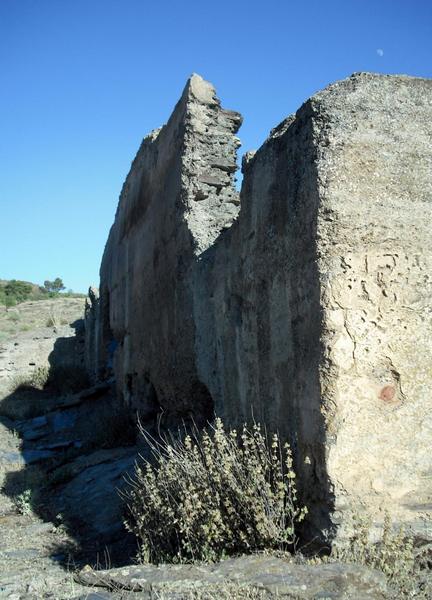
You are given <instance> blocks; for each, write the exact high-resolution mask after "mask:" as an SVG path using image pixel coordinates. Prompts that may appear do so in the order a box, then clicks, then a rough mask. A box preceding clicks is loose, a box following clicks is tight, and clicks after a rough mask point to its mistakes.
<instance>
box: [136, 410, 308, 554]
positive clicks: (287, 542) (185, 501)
mask: <svg viewBox="0 0 432 600" xmlns="http://www.w3.org/2000/svg"><path fill="white" fill-rule="evenodd" d="M141 433H142V435H143V436H144V438H146V440H147V442H148V443H149V444H150V446H151V447H152V451H153V455H154V463H155V464H154V466H153V465H152V464H150V463H149V462H144V463H143V464H140V465H137V466H136V472H135V478H134V479H133V481H131V486H130V489H129V491H128V492H127V494H126V498H127V503H128V508H129V513H128V518H127V521H126V526H127V528H128V529H129V530H130V531H132V532H133V533H134V534H135V535H136V536H137V538H138V540H139V543H140V547H141V550H140V558H141V560H143V561H148V560H150V561H154V562H163V561H193V560H204V561H206V560H207V561H215V560H219V559H221V558H223V557H225V556H227V555H230V554H234V553H248V552H252V551H256V550H262V549H271V548H274V549H282V550H283V549H287V548H291V549H292V548H294V547H295V544H296V532H295V528H296V525H297V523H299V522H300V521H302V520H303V518H304V517H305V515H306V509H305V508H304V507H303V508H302V507H300V506H298V503H297V488H296V476H295V473H294V471H293V461H292V454H291V450H290V448H289V446H288V444H285V445H282V444H281V442H280V440H279V437H278V436H277V435H273V436H272V438H271V440H270V441H269V439H268V436H267V435H266V434H265V433H263V431H262V430H261V428H260V426H259V425H255V426H254V427H253V428H252V429H251V430H249V429H248V428H247V427H246V426H244V428H243V430H242V431H241V433H240V434H238V433H237V432H236V431H235V430H231V431H226V430H225V428H224V426H223V424H222V421H221V420H220V419H216V422H215V425H214V426H213V427H211V428H210V429H209V430H208V431H203V432H198V431H196V430H195V431H194V432H193V434H192V435H186V436H185V437H184V439H181V438H180V437H179V438H174V437H171V438H170V439H169V440H167V439H163V440H162V441H158V442H156V441H155V440H154V439H153V438H150V437H149V436H148V434H146V432H144V431H143V430H142V429H141Z"/></svg>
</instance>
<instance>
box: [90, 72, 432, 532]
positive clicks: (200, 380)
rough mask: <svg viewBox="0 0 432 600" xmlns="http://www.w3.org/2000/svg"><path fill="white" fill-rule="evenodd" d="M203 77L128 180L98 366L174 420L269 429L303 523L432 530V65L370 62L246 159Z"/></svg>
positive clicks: (129, 401) (133, 404) (144, 415)
mask: <svg viewBox="0 0 432 600" xmlns="http://www.w3.org/2000/svg"><path fill="white" fill-rule="evenodd" d="M240 124H241V116H240V115H239V114H238V113H236V112H232V111H227V110H225V109H223V108H221V106H220V102H219V100H218V99H217V98H216V96H215V91H214V88H213V87H212V86H211V85H210V84H209V83H207V82H205V81H204V80H202V79H201V78H200V77H199V76H197V75H193V76H192V77H191V79H190V80H189V82H188V84H187V85H186V88H185V90H184V92H183V95H182V97H181V99H180V101H179V102H178V104H177V106H176V107H175V109H174V112H173V114H172V116H171V117H170V119H169V121H168V123H167V124H166V125H165V126H164V127H162V128H161V129H159V130H156V131H154V132H153V133H151V134H150V135H149V136H148V137H146V138H145V139H144V141H143V143H142V145H141V147H140V149H139V151H138V154H137V156H136V158H135V160H134V162H133V164H132V168H131V171H130V173H129V175H128V177H127V179H126V182H125V184H124V186H123V190H122V193H121V197H120V203H119V207H118V210H117V214H116V218H115V222H114V225H113V227H112V229H111V232H110V235H109V239H108V242H107V245H106V248H105V253H104V257H103V261H102V266H101V282H100V298H99V299H98V298H97V296H96V294H95V292H92V299H91V305H89V307H88V310H87V314H88V318H87V345H86V347H87V361H88V365H89V368H90V369H91V372H92V376H93V378H94V379H103V378H106V377H109V376H111V375H112V374H113V375H114V376H115V379H116V384H117V390H118V396H119V402H123V403H124V406H125V410H133V411H135V412H138V413H139V414H140V416H141V419H142V420H143V421H145V420H146V419H148V420H151V419H154V418H155V417H156V416H157V415H160V414H162V420H165V422H166V424H167V425H169V424H171V423H176V422H178V421H179V419H180V418H187V417H189V416H193V417H194V419H195V420H196V421H197V422H199V423H205V422H206V421H207V420H208V419H211V417H212V416H213V414H214V413H216V414H219V415H221V416H222V417H224V418H225V420H226V421H227V422H229V423H232V424H238V423H240V422H242V421H244V420H246V421H251V420H252V419H255V420H257V421H261V422H264V423H266V425H267V427H268V428H269V429H272V430H273V429H278V430H279V431H280V432H281V433H282V435H283V436H284V437H286V438H287V439H289V440H290V442H291V444H292V446H293V448H294V450H295V455H296V463H297V469H298V472H299V475H300V480H301V484H302V490H303V494H304V499H305V502H306V503H307V504H308V507H309V509H310V513H311V526H312V532H313V528H315V530H318V531H320V532H321V534H324V537H326V536H328V537H331V536H333V535H334V533H335V532H336V531H337V532H338V535H339V536H340V537H341V538H343V536H344V535H345V534H346V533H347V532H348V531H349V523H350V515H352V514H353V513H356V512H358V511H364V510H366V511H367V512H369V513H370V514H371V515H372V516H373V518H374V521H375V523H376V524H377V526H379V524H380V523H382V521H383V518H384V514H385V511H388V512H389V513H390V514H391V516H392V517H393V519H394V520H395V521H396V522H400V523H404V524H405V525H409V526H410V527H412V528H413V529H414V530H415V531H416V533H417V534H418V535H420V536H423V537H426V538H427V537H431V536H432V528H431V521H430V516H431V512H432V453H431V442H432V394H431V388H432V371H431V364H432V344H431V338H432V310H431V307H432V301H431V293H432V279H431V272H432V264H431V263H432V233H431V222H432V221H431V216H432V215H431V210H432V81H431V80H425V79H418V78H412V77H406V76H384V75H375V74H369V73H359V74H355V75H353V76H352V77H350V78H348V79H346V80H344V81H341V82H338V83H336V84H334V85H331V86H329V87H328V88H326V89H325V90H324V91H322V92H320V93H318V94H316V95H315V96H313V97H312V98H311V99H310V100H308V101H307V102H306V103H305V104H304V105H303V106H302V107H301V108H300V109H299V110H298V111H297V113H296V114H295V115H292V116H290V117H288V118H287V119H286V120H285V121H283V122H282V123H281V124H280V125H279V126H278V127H276V128H275V129H274V130H273V131H272V132H271V134H270V137H269V138H268V139H267V140H266V142H265V143H264V144H263V146H262V147H261V148H260V149H259V150H258V151H257V152H256V153H247V154H246V155H245V157H244V158H243V173H244V180H243V184H242V189H241V192H240V195H239V194H238V193H237V192H236V190H235V186H234V175H235V170H236V150H237V148H238V146H239V145H240V144H239V140H238V138H237V137H236V136H235V134H236V132H237V130H238V128H239V126H240Z"/></svg>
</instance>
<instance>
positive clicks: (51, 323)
mask: <svg viewBox="0 0 432 600" xmlns="http://www.w3.org/2000/svg"><path fill="white" fill-rule="evenodd" d="M84 300H85V297H84V295H81V296H79V297H69V296H66V295H59V296H58V297H56V298H47V299H44V300H29V301H26V302H22V303H20V304H17V305H16V306H13V307H11V308H6V307H5V306H4V305H3V306H1V305H0V342H2V341H6V340H7V339H9V338H13V337H15V336H16V335H17V334H18V333H20V332H25V331H31V330H33V329H38V328H40V327H56V326H57V327H58V326H60V325H67V324H69V323H71V322H73V321H75V320H77V319H81V318H82V316H83V311H84Z"/></svg>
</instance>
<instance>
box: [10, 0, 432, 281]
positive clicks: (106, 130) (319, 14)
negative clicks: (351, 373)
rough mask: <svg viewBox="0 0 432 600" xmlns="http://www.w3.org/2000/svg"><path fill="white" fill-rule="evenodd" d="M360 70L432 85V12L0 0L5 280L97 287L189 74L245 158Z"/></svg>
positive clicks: (419, 7)
mask: <svg viewBox="0 0 432 600" xmlns="http://www.w3.org/2000/svg"><path fill="white" fill-rule="evenodd" d="M355 71H374V72H379V73H407V74H410V75H417V76H423V77H432V1H431V0H404V1H402V0H391V1H390V0H343V1H342V0H327V1H326V0H320V1H316V0H308V1H307V2H305V3H300V2H298V1H297V2H292V1H290V0H285V1H282V0H279V1H278V0H266V1H263V0H260V1H255V0H248V1H243V0H237V1H236V0H231V1H226V0H218V1H216V0H213V1H212V2H207V1H206V0H201V1H196V2H195V1H188V0H183V1H182V2H176V1H171V2H169V1H167V0H159V2H156V1H153V2H147V1H144V0H0V78H1V86H0V89H1V94H0V219H1V229H0V278H3V279H11V278H17V279H25V280H31V281H34V282H40V283H42V282H43V281H44V280H45V279H53V278H55V277H57V276H60V277H62V278H63V280H64V282H65V284H66V286H67V287H68V288H73V289H74V290H75V291H86V289H87V288H88V286H89V285H90V284H97V283H98V280H99V276H98V272H99V264H100V260H101V256H102V252H103V248H104V244H105V241H106V238H107V235H108V231H109V227H110V226H111V224H112V221H113V218H114V213H115V209H116V206H117V202H118V195H119V192H120V189H121V186H122V183H123V181H124V179H125V176H126V174H127V172H128V170H129V166H130V163H131V161H132V159H133V157H134V155H135V153H136V151H137V149H138V146H139V144H140V141H141V139H142V138H143V136H144V135H146V134H147V133H148V132H149V131H151V130H152V129H154V128H155V127H158V126H160V125H161V124H163V123H164V122H166V120H167V118H168V117H169V115H170V112H171V110H172V108H173V106H174V104H175V103H176V101H177V99H178V97H179V96H180V93H181V91H182V88H183V86H184V84H185V82H186V79H187V77H188V76H189V75H190V74H191V73H192V72H197V73H199V74H200V75H202V76H203V77H205V78H206V79H208V80H210V81H211V82H212V83H214V85H215V86H216V89H217V91H218V95H219V97H220V98H221V99H222V102H223V105H224V106H225V107H226V108H231V109H235V110H239V111H240V112H241V113H242V114H243V116H244V124H243V126H242V128H241V130H240V133H239V136H240V138H241V139H242V142H243V147H242V148H241V149H240V151H241V153H243V152H245V151H246V150H249V149H252V148H257V147H258V146H259V145H260V144H261V143H262V142H263V141H264V139H265V138H266V137H267V135H268V132H269V130H270V129H271V128H272V127H274V126H275V125H276V124H277V123H278V122H279V121H280V120H282V119H283V118H284V117H285V116H287V115H288V114H289V113H291V112H293V111H295V110H296V109H297V108H298V107H299V106H300V105H301V103H302V102H303V101H304V100H306V99H307V98H308V97H309V96H310V95H311V94H313V93H314V92H315V91H317V90H319V89H321V88H323V87H325V86H326V85H327V84H329V83H331V82H333V81H335V80H337V79H341V78H344V77H347V76H349V75H350V74H351V73H353V72H355Z"/></svg>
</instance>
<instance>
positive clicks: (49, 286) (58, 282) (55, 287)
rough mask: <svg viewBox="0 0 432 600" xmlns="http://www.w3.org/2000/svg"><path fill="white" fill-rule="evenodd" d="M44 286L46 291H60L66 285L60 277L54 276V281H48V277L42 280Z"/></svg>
mask: <svg viewBox="0 0 432 600" xmlns="http://www.w3.org/2000/svg"><path fill="white" fill-rule="evenodd" d="M44 288H45V289H46V291H47V292H54V293H58V292H62V291H63V290H65V289H66V286H65V285H64V284H63V281H62V279H60V277H56V279H54V281H49V280H48V279H46V280H45V281H44Z"/></svg>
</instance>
